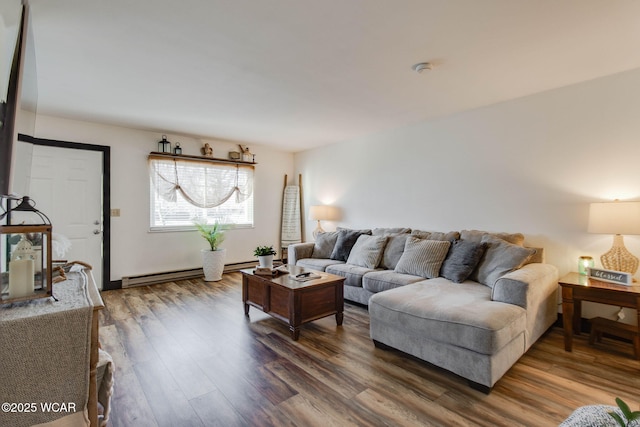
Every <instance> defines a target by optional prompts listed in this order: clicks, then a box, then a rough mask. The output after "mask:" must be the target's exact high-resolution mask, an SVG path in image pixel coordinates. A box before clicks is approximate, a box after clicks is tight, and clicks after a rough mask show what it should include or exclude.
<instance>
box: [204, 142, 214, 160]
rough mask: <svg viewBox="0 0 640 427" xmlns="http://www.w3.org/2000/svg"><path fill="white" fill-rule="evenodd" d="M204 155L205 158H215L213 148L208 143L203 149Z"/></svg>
mask: <svg viewBox="0 0 640 427" xmlns="http://www.w3.org/2000/svg"><path fill="white" fill-rule="evenodd" d="M202 155H203V156H205V157H213V148H211V145H209V143H208V142H205V143H204V146H203V147H202Z"/></svg>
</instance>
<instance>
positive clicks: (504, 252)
mask: <svg viewBox="0 0 640 427" xmlns="http://www.w3.org/2000/svg"><path fill="white" fill-rule="evenodd" d="M481 243H486V244H487V249H486V250H485V252H484V256H483V257H482V259H481V260H480V263H479V264H478V269H477V281H478V282H480V283H482V284H483V285H487V286H489V287H491V288H493V285H495V283H496V282H497V281H498V279H499V278H501V277H502V276H504V275H505V274H507V273H509V272H511V271H513V270H517V269H518V268H520V267H522V266H523V265H524V264H525V263H526V262H527V260H528V259H529V258H530V257H531V256H532V255H533V254H534V253H535V252H536V250H535V249H531V248H524V247H522V246H518V245H514V244H512V243H509V242H507V241H506V240H503V239H499V238H497V237H494V236H491V235H489V234H485V235H484V236H483V237H482V241H481Z"/></svg>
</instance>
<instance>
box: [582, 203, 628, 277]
mask: <svg viewBox="0 0 640 427" xmlns="http://www.w3.org/2000/svg"><path fill="white" fill-rule="evenodd" d="M588 231H589V233H600V234H614V237H613V246H612V247H611V249H609V251H608V252H606V253H604V254H603V255H602V256H601V257H600V261H601V262H602V266H603V267H604V268H605V269H607V270H615V271H623V272H627V273H631V275H634V274H635V273H636V271H637V270H638V262H639V261H638V258H637V257H635V256H633V254H631V253H630V252H629V251H628V250H627V248H625V246H624V240H623V237H622V235H623V234H640V202H621V201H618V200H616V201H614V202H608V203H591V205H590V207H589V228H588Z"/></svg>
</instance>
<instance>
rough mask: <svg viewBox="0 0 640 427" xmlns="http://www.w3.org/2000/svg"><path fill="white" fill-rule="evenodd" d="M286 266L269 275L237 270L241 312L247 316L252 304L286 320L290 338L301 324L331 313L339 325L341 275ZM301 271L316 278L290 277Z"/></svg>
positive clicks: (341, 302)
mask: <svg viewBox="0 0 640 427" xmlns="http://www.w3.org/2000/svg"><path fill="white" fill-rule="evenodd" d="M288 268H289V271H290V272H289V274H284V273H283V274H280V275H278V276H276V277H273V278H272V277H269V276H259V275H257V274H253V269H247V270H241V273H242V302H243V303H244V314H245V315H247V316H248V315H249V307H251V306H253V307H256V308H258V309H260V310H261V311H263V312H265V313H267V314H269V315H271V316H273V317H275V318H276V319H280V320H282V321H284V322H286V323H287V324H288V325H289V330H290V331H291V338H293V340H294V341H297V340H298V338H299V336H300V326H301V325H303V324H305V323H309V322H312V321H314V320H317V319H321V318H323V317H327V316H331V315H332V314H335V315H336V323H337V325H338V326H340V325H342V320H343V315H344V313H343V312H344V298H343V286H344V277H341V276H336V275H334V274H329V273H324V272H322V271H313V270H309V269H304V268H301V267H295V266H289V267H288ZM302 272H310V273H313V274H315V275H318V276H320V278H319V279H313V280H308V281H306V282H300V281H297V280H294V279H293V278H292V277H293V276H295V275H296V274H299V273H302Z"/></svg>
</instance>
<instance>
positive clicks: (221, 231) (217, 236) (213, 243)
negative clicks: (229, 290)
mask: <svg viewBox="0 0 640 427" xmlns="http://www.w3.org/2000/svg"><path fill="white" fill-rule="evenodd" d="M193 225H194V226H195V227H196V230H198V232H200V235H201V236H202V237H203V238H204V239H205V240H206V241H207V242H209V246H210V247H211V249H202V270H203V271H204V280H205V282H217V281H218V280H221V279H222V273H223V272H224V258H225V254H226V249H221V248H220V247H219V246H220V244H221V243H222V242H223V241H224V239H225V237H226V236H225V230H226V229H225V227H224V226H223V225H222V224H220V223H219V222H218V221H216V222H215V223H213V224H207V223H206V222H204V221H203V220H196V221H194V222H193Z"/></svg>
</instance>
